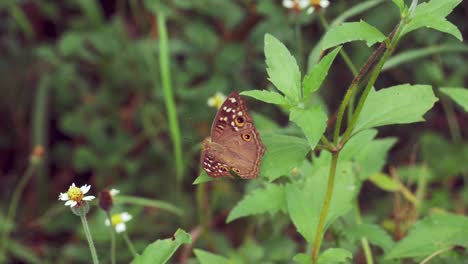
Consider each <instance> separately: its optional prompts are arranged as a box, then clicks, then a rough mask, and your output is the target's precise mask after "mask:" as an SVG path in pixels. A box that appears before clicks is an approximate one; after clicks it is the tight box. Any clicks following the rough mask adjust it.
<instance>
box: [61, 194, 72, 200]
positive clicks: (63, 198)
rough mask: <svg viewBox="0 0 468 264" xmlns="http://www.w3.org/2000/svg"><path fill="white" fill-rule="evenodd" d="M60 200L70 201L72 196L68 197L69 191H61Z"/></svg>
mask: <svg viewBox="0 0 468 264" xmlns="http://www.w3.org/2000/svg"><path fill="white" fill-rule="evenodd" d="M59 200H62V201H68V200H70V198H69V197H68V194H67V193H60V194H59Z"/></svg>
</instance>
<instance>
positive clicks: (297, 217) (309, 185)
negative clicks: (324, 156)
mask: <svg viewBox="0 0 468 264" xmlns="http://www.w3.org/2000/svg"><path fill="white" fill-rule="evenodd" d="M328 171H329V166H322V167H321V168H320V169H319V170H317V171H315V172H314V174H313V175H310V176H309V177H308V178H307V179H306V181H305V183H303V184H302V183H301V184H299V183H294V184H289V185H287V186H286V203H287V207H288V212H289V215H290V218H291V220H292V222H293V224H294V226H295V227H296V229H297V231H298V232H299V233H300V234H301V235H302V236H303V237H304V238H305V239H306V240H307V242H309V243H313V239H314V236H315V231H316V228H317V225H318V221H319V217H320V211H321V208H322V206H323V201H324V199H325V193H326V186H327V182H328ZM301 187H302V188H301ZM356 189H357V188H356V186H355V183H354V176H353V174H352V169H351V163H349V162H341V163H339V164H338V168H337V171H336V176H335V184H334V189H333V198H332V200H331V202H330V207H329V209H328V214H327V219H326V221H325V227H327V226H329V225H330V224H331V223H332V222H333V221H334V220H335V219H336V218H338V217H339V216H341V215H343V214H345V213H346V212H347V211H349V210H350V209H351V208H352V200H353V199H354V197H355V195H356Z"/></svg>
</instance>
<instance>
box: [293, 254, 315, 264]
mask: <svg viewBox="0 0 468 264" xmlns="http://www.w3.org/2000/svg"><path fill="white" fill-rule="evenodd" d="M293 260H294V261H295V262H297V263H300V264H309V263H312V258H311V257H310V256H309V255H306V254H304V253H299V254H297V255H295V256H294V258H293Z"/></svg>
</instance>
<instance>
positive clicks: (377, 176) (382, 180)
mask: <svg viewBox="0 0 468 264" xmlns="http://www.w3.org/2000/svg"><path fill="white" fill-rule="evenodd" d="M369 180H370V181H371V182H372V183H373V184H375V185H376V186H377V187H379V188H380V189H382V190H384V191H388V192H395V191H398V190H400V184H399V183H398V182H396V181H395V180H394V179H392V178H391V177H390V176H389V175H387V174H384V173H380V172H379V173H374V174H372V175H371V176H370V177H369Z"/></svg>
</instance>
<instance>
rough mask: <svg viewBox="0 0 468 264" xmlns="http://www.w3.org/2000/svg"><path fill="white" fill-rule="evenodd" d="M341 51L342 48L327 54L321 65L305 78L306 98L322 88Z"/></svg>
mask: <svg viewBox="0 0 468 264" xmlns="http://www.w3.org/2000/svg"><path fill="white" fill-rule="evenodd" d="M340 50H341V47H337V48H336V49H334V50H333V51H332V52H330V53H329V54H327V55H326V56H325V57H323V59H322V60H321V61H320V62H319V64H317V65H315V66H314V67H313V68H312V69H310V72H309V73H308V74H307V75H306V76H305V77H304V81H303V86H304V97H305V98H307V97H308V96H309V95H311V94H312V93H313V92H315V91H317V90H318V89H319V88H320V85H322V82H323V80H325V78H326V77H327V74H328V71H329V69H330V66H331V64H332V62H333V61H334V60H335V57H336V55H337V54H338V52H339V51H340Z"/></svg>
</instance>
